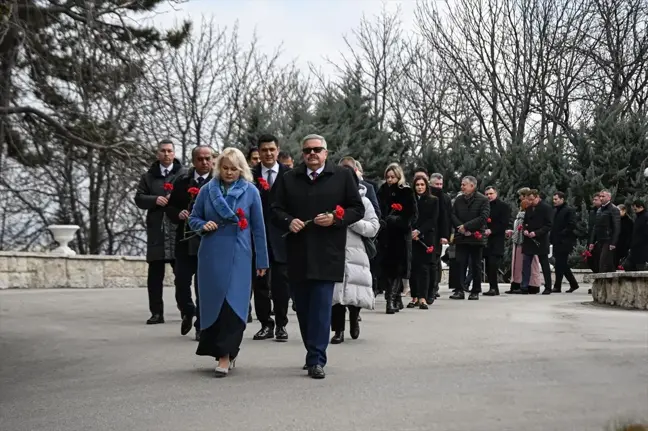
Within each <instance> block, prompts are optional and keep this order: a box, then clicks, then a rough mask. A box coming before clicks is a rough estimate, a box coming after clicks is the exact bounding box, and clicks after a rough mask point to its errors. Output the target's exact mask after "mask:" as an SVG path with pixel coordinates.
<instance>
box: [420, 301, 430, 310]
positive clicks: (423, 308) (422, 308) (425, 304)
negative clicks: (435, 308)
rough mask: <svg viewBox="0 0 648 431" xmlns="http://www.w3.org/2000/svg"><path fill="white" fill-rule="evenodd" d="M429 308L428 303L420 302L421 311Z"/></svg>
mask: <svg viewBox="0 0 648 431" xmlns="http://www.w3.org/2000/svg"><path fill="white" fill-rule="evenodd" d="M428 308H429V307H428V305H427V303H425V302H420V303H419V309H421V310H427V309H428Z"/></svg>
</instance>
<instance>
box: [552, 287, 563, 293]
mask: <svg viewBox="0 0 648 431" xmlns="http://www.w3.org/2000/svg"><path fill="white" fill-rule="evenodd" d="M551 293H562V289H561V288H560V287H554V288H553V289H551Z"/></svg>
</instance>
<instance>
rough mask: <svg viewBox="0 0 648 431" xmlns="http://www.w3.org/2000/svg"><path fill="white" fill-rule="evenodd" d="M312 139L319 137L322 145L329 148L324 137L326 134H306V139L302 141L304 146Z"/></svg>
mask: <svg viewBox="0 0 648 431" xmlns="http://www.w3.org/2000/svg"><path fill="white" fill-rule="evenodd" d="M311 139H317V140H318V141H320V142H321V143H322V147H324V149H328V147H327V146H326V139H324V136H321V135H316V134H310V135H306V136H304V139H302V142H301V144H302V147H303V146H304V144H305V143H306V142H307V141H310V140H311Z"/></svg>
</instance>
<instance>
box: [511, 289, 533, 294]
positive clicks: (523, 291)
mask: <svg viewBox="0 0 648 431" xmlns="http://www.w3.org/2000/svg"><path fill="white" fill-rule="evenodd" d="M511 293H513V294H514V295H528V294H529V289H517V290H514V291H513V292H511Z"/></svg>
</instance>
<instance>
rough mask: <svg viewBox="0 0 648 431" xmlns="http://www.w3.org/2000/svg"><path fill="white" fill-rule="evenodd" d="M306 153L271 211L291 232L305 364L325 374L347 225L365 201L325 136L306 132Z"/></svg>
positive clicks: (278, 192)
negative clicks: (338, 210)
mask: <svg viewBox="0 0 648 431" xmlns="http://www.w3.org/2000/svg"><path fill="white" fill-rule="evenodd" d="M302 153H303V155H304V162H305V163H303V164H300V165H299V166H296V167H295V168H294V169H292V170H290V171H288V172H287V173H286V174H285V175H284V177H283V180H282V181H281V182H280V183H279V184H277V190H276V192H275V200H274V202H273V204H272V216H273V221H274V223H276V224H277V226H278V227H279V228H280V229H282V230H290V232H291V233H290V234H289V235H288V236H287V237H286V251H287V257H288V276H289V278H290V284H291V289H292V291H293V296H294V298H295V305H296V307H297V319H298V320H299V329H300V331H301V336H302V340H303V342H304V346H305V347H306V351H307V354H306V365H305V366H304V369H306V370H308V374H309V375H310V376H311V377H312V378H314V379H323V378H324V377H325V373H324V366H325V365H326V348H327V347H328V343H329V335H330V331H331V307H332V302H333V287H334V285H335V283H336V282H342V281H343V279H344V263H345V248H346V230H347V227H348V226H349V225H351V224H353V223H355V222H357V221H358V220H360V219H362V217H363V216H364V205H363V203H362V200H361V198H360V194H359V193H358V188H357V187H356V182H355V180H354V179H353V177H352V175H353V173H352V172H350V171H349V170H348V169H344V168H341V167H339V166H335V165H334V164H333V163H331V162H329V161H327V160H326V157H327V155H328V151H327V146H326V140H325V139H324V138H323V137H322V136H319V135H308V136H306V137H305V138H304V139H303V140H302ZM338 206H340V207H341V208H343V209H344V214H343V215H341V217H340V216H337V217H336V215H334V211H336V208H337V207H338Z"/></svg>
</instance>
